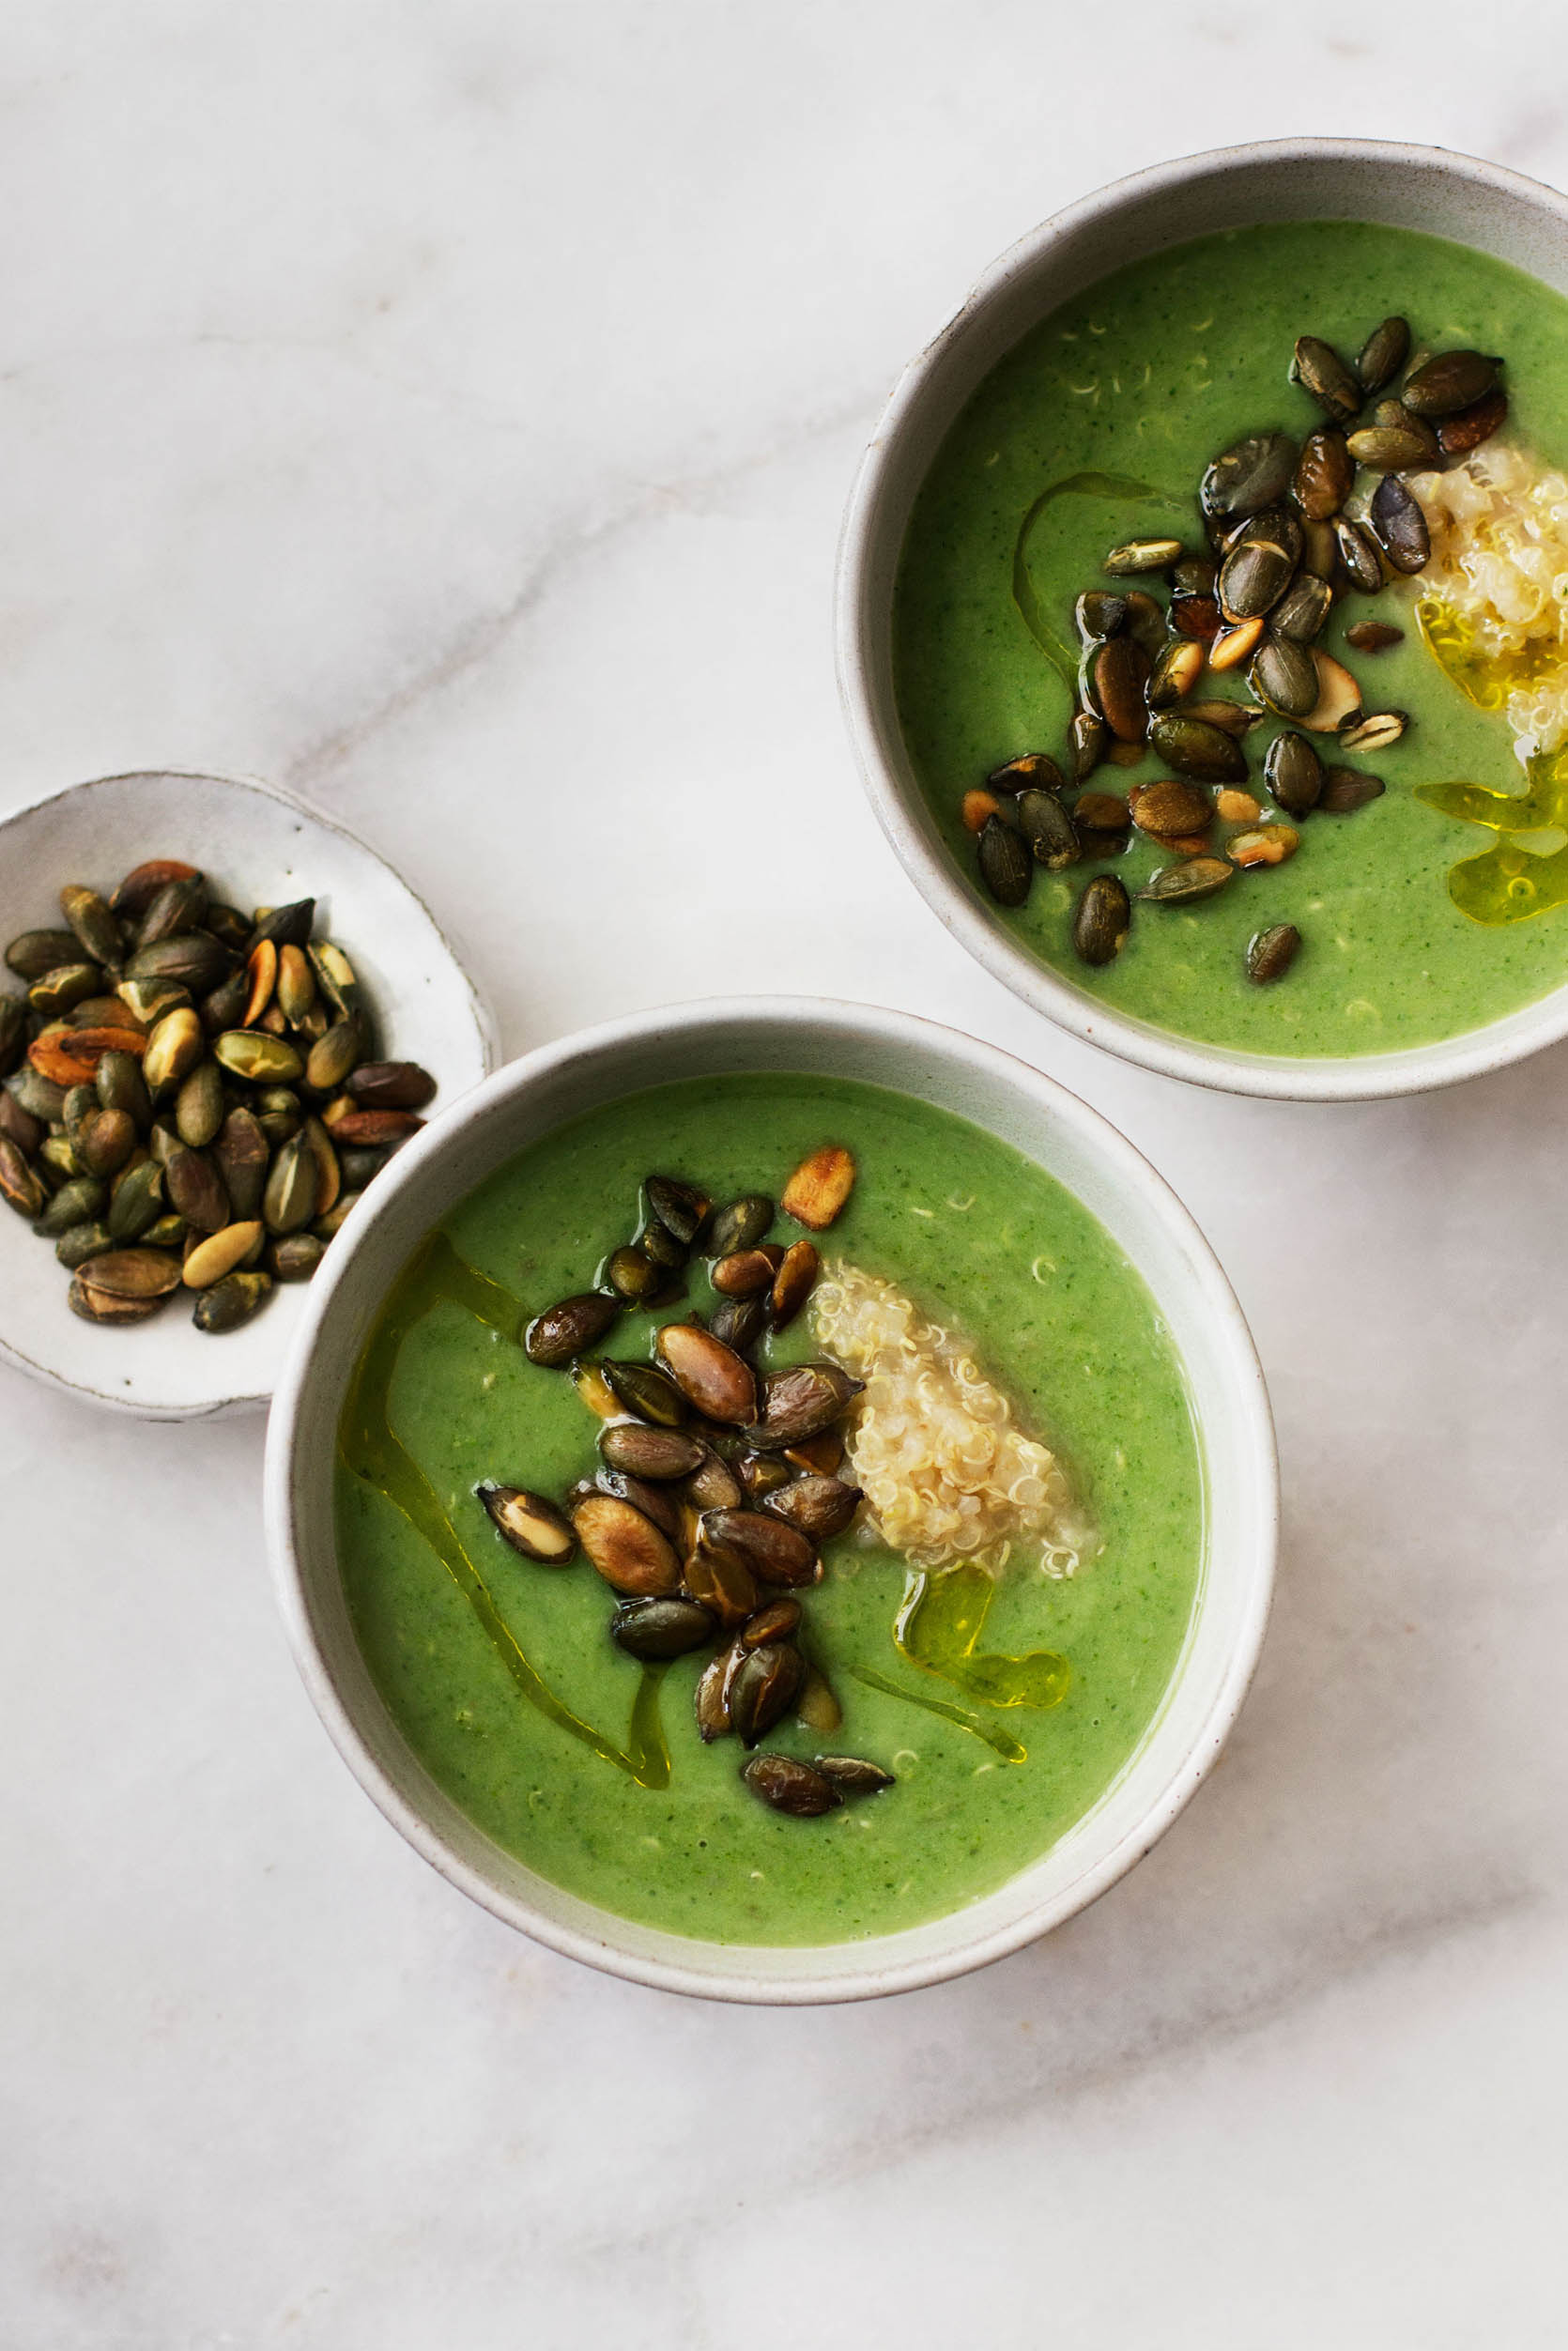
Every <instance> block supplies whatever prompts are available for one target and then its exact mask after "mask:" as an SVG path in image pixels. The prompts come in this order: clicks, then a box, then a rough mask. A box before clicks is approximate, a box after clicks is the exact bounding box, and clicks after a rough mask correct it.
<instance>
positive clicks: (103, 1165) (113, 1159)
mask: <svg viewBox="0 0 1568 2351" xmlns="http://www.w3.org/2000/svg"><path fill="white" fill-rule="evenodd" d="M72 1147H73V1148H74V1150H75V1152H76V1156H77V1158H78V1159H79V1160H81V1162H82V1164H83V1166H84V1167H85V1169H86V1171H87V1173H88V1175H117V1174H118V1172H119V1170H120V1169H121V1168H122V1167H124V1165H125V1164H126V1162H127V1160H129V1159H130V1157H131V1153H132V1152H133V1151H134V1150H135V1148H136V1122H135V1120H134V1119H133V1118H132V1117H131V1113H130V1112H129V1111H125V1110H95V1111H93V1112H92V1114H91V1115H90V1116H89V1117H88V1118H87V1120H86V1121H85V1125H84V1126H83V1129H82V1131H81V1133H80V1135H79V1136H78V1137H77V1138H76V1141H75V1144H74V1145H73V1146H72Z"/></svg>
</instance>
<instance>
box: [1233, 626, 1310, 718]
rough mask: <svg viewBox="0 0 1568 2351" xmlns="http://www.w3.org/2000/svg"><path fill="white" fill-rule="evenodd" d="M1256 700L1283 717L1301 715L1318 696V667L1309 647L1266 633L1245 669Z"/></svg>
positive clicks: (1302, 715) (1305, 712)
mask: <svg viewBox="0 0 1568 2351" xmlns="http://www.w3.org/2000/svg"><path fill="white" fill-rule="evenodd" d="M1247 683H1248V684H1249V685H1250V686H1251V687H1252V689H1253V693H1254V694H1255V695H1256V696H1257V698H1258V699H1259V701H1261V702H1267V703H1268V707H1269V709H1270V710H1277V711H1278V712H1279V713H1280V715H1281V716H1282V717H1283V718H1304V717H1305V716H1306V715H1307V713H1308V711H1310V710H1311V709H1312V707H1313V705H1314V703H1315V701H1316V700H1317V691H1318V689H1317V670H1316V668H1315V667H1314V662H1313V657H1312V651H1311V648H1310V647H1308V646H1306V645H1299V644H1297V643H1296V642H1295V640H1294V639H1293V638H1289V637H1273V636H1268V637H1265V638H1264V640H1263V642H1262V644H1261V645H1260V646H1259V647H1258V649H1257V652H1256V653H1255V655H1254V656H1253V666H1252V668H1250V669H1249V670H1248V672H1247Z"/></svg>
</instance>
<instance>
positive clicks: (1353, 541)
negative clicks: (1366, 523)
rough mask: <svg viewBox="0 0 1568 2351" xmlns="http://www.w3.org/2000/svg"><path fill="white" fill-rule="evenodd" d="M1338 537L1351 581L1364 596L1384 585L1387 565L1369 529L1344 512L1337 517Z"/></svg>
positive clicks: (1337, 542)
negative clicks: (1370, 535)
mask: <svg viewBox="0 0 1568 2351" xmlns="http://www.w3.org/2000/svg"><path fill="white" fill-rule="evenodd" d="M1379 487H1381V484H1379ZM1334 541H1335V544H1336V545H1337V546H1338V548H1339V559H1340V561H1341V562H1342V563H1343V564H1344V565H1345V572H1346V575H1347V576H1348V577H1349V581H1350V585H1351V586H1352V587H1353V588H1359V589H1360V592H1361V593H1362V595H1363V596H1375V595H1376V593H1377V592H1378V590H1379V589H1380V588H1381V587H1382V585H1383V566H1382V564H1381V563H1380V562H1379V561H1378V560H1377V549H1376V545H1374V543H1373V541H1372V539H1371V538H1370V537H1369V535H1368V534H1367V532H1366V531H1364V530H1362V529H1361V527H1360V524H1359V523H1354V522H1352V521H1351V520H1350V517H1349V516H1348V515H1338V516H1336V518H1335V521H1334Z"/></svg>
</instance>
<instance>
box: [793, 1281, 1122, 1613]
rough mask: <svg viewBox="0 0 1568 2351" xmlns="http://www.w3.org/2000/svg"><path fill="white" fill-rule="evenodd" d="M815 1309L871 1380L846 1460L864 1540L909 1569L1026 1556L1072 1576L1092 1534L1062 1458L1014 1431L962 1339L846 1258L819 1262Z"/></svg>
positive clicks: (820, 1334) (837, 1347)
mask: <svg viewBox="0 0 1568 2351" xmlns="http://www.w3.org/2000/svg"><path fill="white" fill-rule="evenodd" d="M811 1316H812V1321H813V1323H814V1325H815V1329H816V1335H817V1339H818V1342H819V1344H820V1345H821V1346H822V1348H823V1350H824V1351H825V1352H826V1353H827V1354H828V1355H831V1356H832V1357H833V1358H834V1359H835V1360H836V1361H838V1362H839V1363H841V1364H842V1365H843V1366H844V1368H845V1370H846V1371H849V1372H853V1375H855V1377H856V1378H857V1379H861V1380H864V1382H865V1383H866V1393H865V1396H864V1397H863V1399H862V1400H861V1405H860V1409H859V1412H858V1415H857V1417H856V1419H855V1421H854V1422H853V1427H852V1429H851V1431H850V1432H849V1457H850V1460H851V1462H852V1464H853V1473H854V1477H855V1480H856V1483H858V1484H859V1485H861V1486H862V1487H863V1488H864V1489H865V1494H866V1505H865V1509H864V1510H863V1512H862V1520H863V1522H865V1528H866V1532H867V1535H868V1537H869V1539H870V1540H873V1541H880V1542H883V1543H884V1544H887V1545H888V1547H889V1548H890V1549H892V1550H895V1551H898V1552H900V1553H901V1554H902V1555H903V1557H904V1558H905V1559H906V1560H908V1561H909V1563H910V1564H911V1566H913V1567H918V1568H926V1569H937V1568H944V1567H950V1566H954V1565H956V1564H957V1563H958V1562H959V1561H960V1560H962V1561H965V1562H967V1563H972V1564H974V1565H976V1566H978V1567H983V1568H985V1569H986V1570H988V1572H989V1573H990V1574H992V1575H1001V1574H1002V1572H1003V1570H1004V1569H1005V1568H1006V1567H1007V1564H1008V1562H1009V1560H1012V1559H1013V1558H1014V1557H1015V1555H1022V1556H1023V1557H1024V1558H1026V1559H1027V1560H1032V1561H1035V1562H1038V1565H1039V1566H1040V1567H1041V1568H1042V1569H1043V1570H1044V1572H1045V1573H1046V1574H1047V1575H1071V1574H1072V1573H1073V1572H1074V1570H1075V1569H1076V1567H1077V1566H1078V1563H1079V1560H1080V1558H1081V1557H1082V1555H1083V1554H1084V1550H1085V1549H1086V1547H1087V1545H1088V1542H1089V1530H1088V1527H1087V1524H1086V1521H1085V1520H1084V1517H1083V1515H1082V1514H1081V1513H1080V1512H1079V1510H1078V1508H1077V1507H1076V1505H1075V1502H1074V1499H1073V1495H1072V1491H1071V1487H1070V1485H1069V1483H1068V1478H1067V1475H1066V1473H1065V1471H1064V1469H1063V1467H1062V1465H1061V1463H1060V1462H1059V1461H1058V1460H1057V1458H1056V1456H1055V1454H1054V1453H1053V1452H1051V1450H1050V1448H1049V1447H1048V1446H1046V1445H1043V1444H1041V1443H1040V1442H1039V1440H1038V1437H1030V1436H1028V1435H1026V1434H1025V1432H1024V1431H1023V1430H1022V1429H1021V1428H1020V1427H1018V1425H1017V1424H1016V1422H1015V1421H1014V1418H1013V1409H1012V1406H1011V1405H1010V1404H1009V1402H1008V1400H1007V1397H1006V1396H1005V1395H1004V1394H1003V1393H1002V1391H1001V1390H1000V1389H999V1388H997V1387H995V1386H994V1385H993V1384H992V1381H991V1380H989V1379H988V1378H987V1377H986V1375H985V1374H984V1373H983V1372H982V1371H981V1370H980V1368H979V1366H978V1364H977V1363H976V1361H975V1358H974V1354H973V1351H972V1350H971V1347H970V1345H969V1343H968V1341H967V1340H966V1339H964V1338H962V1337H961V1335H960V1334H959V1333H958V1332H957V1331H955V1330H947V1329H943V1328H942V1327H941V1326H940V1325H938V1324H936V1323H930V1322H926V1321H924V1320H923V1319H922V1317H921V1315H920V1313H919V1311H918V1309H917V1308H916V1306H915V1302H914V1300H913V1299H912V1298H908V1297H906V1296H905V1294H904V1293H903V1291H901V1290H900V1289H899V1288H897V1287H896V1286H895V1284H894V1283H891V1282H884V1281H883V1280H882V1278H881V1277H880V1276H879V1275H877V1274H874V1273H865V1272H862V1271H861V1269H860V1268H859V1267H857V1266H850V1265H844V1264H841V1263H840V1264H836V1265H830V1266H828V1267H826V1268H824V1270H823V1273H822V1279H821V1280H820V1281H819V1283H818V1284H817V1287H816V1290H815V1292H814V1293H813V1296H812V1299H811Z"/></svg>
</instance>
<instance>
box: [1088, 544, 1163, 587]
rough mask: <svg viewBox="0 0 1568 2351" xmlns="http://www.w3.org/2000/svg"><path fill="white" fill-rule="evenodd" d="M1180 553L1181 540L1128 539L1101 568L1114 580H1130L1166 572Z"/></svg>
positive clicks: (1114, 548) (1115, 549)
mask: <svg viewBox="0 0 1568 2351" xmlns="http://www.w3.org/2000/svg"><path fill="white" fill-rule="evenodd" d="M1180 553H1181V541H1180V540H1179V539H1126V540H1124V541H1123V542H1122V544H1121V545H1120V546H1116V547H1113V548H1112V549H1111V552H1110V553H1109V555H1107V557H1106V558H1105V561H1104V562H1103V563H1102V564H1101V565H1100V567H1099V568H1100V570H1101V571H1102V572H1104V573H1105V574H1106V575H1107V576H1108V577H1110V578H1112V579H1130V578H1134V577H1136V576H1138V574H1140V573H1142V572H1162V571H1164V570H1166V569H1167V568H1168V567H1169V565H1171V564H1172V563H1174V562H1175V561H1176V558H1177V556H1179V555H1180Z"/></svg>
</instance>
